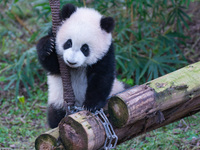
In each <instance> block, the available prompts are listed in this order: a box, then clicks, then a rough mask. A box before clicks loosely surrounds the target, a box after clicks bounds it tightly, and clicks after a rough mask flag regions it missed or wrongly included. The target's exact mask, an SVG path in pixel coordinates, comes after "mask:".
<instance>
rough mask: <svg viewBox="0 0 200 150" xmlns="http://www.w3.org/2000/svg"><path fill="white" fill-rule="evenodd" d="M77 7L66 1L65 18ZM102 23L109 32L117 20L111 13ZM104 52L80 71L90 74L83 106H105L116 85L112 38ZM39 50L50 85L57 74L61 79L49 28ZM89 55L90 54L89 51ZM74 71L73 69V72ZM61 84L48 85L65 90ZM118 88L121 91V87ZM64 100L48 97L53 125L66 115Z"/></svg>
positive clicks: (54, 88)
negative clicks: (51, 99)
mask: <svg viewBox="0 0 200 150" xmlns="http://www.w3.org/2000/svg"><path fill="white" fill-rule="evenodd" d="M76 11H77V8H76V7H75V6H74V5H72V4H67V5H65V6H64V7H63V8H62V10H61V13H60V14H61V18H62V20H63V21H66V20H67V19H68V18H70V17H71V15H72V14H74V13H76ZM99 24H100V27H101V29H102V30H104V31H105V34H107V33H109V34H110V32H112V30H113V29H114V20H113V18H111V17H102V18H101V19H100V22H99ZM61 26H62V25H61ZM104 31H102V32H104ZM58 32H59V30H58ZM103 34H104V33H103ZM94 36H95V35H94ZM58 42H59V41H58ZM72 42H73V41H72ZM105 52H106V53H105V54H104V56H103V57H102V58H100V59H98V60H97V61H96V62H95V63H94V64H90V65H87V66H85V67H82V68H84V70H83V73H82V72H81V73H80V76H81V75H82V74H84V71H85V76H86V78H87V80H86V82H87V86H86V91H85V97H84V98H83V99H85V101H84V102H83V103H82V106H83V107H84V108H85V109H87V110H90V111H93V112H94V111H95V110H97V109H100V108H102V107H104V106H105V104H106V103H107V98H108V96H109V95H110V94H111V93H112V92H111V90H113V89H114V86H113V84H114V82H115V80H116V78H115V56H114V47H113V44H112V41H111V42H110V46H109V47H108V50H106V51H105ZM37 53H38V59H39V62H40V63H41V65H42V66H43V68H44V69H45V70H46V71H47V72H48V76H49V83H48V84H49V88H50V86H51V85H50V84H51V83H52V82H54V78H55V79H56V80H58V81H59V82H60V71H59V63H58V58H57V52H56V42H55V38H54V37H53V34H52V32H51V31H50V32H49V34H48V35H47V36H45V37H43V38H41V39H40V40H39V42H38V44H37ZM63 55H64V54H63ZM88 55H90V53H89V54H88ZM85 57H86V56H85ZM78 69H79V68H73V67H72V69H71V70H72V71H74V72H75V73H76V72H77V71H76V70H78ZM74 72H72V73H73V74H74ZM78 73H79V71H78ZM73 74H72V75H73ZM78 77H79V76H77V77H74V78H75V79H77V78H78ZM51 78H53V79H51ZM83 78H84V77H83ZM82 80H83V79H81V81H82ZM56 82H57V81H55V83H56ZM72 82H74V81H73V79H72ZM83 83H84V82H83ZM116 83H118V84H121V85H120V86H121V88H119V89H120V90H123V88H124V87H123V85H122V83H120V82H118V81H116ZM59 86H62V84H58V86H57V87H56V86H54V87H52V88H51V89H49V92H52V91H53V90H55V91H56V90H57V92H60V93H62V91H61V90H62V88H61V87H59ZM74 87H76V86H74ZM60 89H61V90H60ZM74 90H76V89H74ZM116 91H117V90H116ZM117 92H119V90H118V91H117ZM113 93H114V92H113ZM113 93H112V94H113ZM115 93H116V92H115ZM60 96H61V95H60ZM75 96H76V95H75ZM49 98H50V96H49ZM62 101H63V100H61V99H55V100H53V102H52V101H50V100H49V105H48V123H49V125H50V127H51V128H54V127H56V126H58V123H59V122H60V120H61V119H62V118H63V117H64V116H65V110H64V109H63V108H64V107H63V105H60V103H62ZM57 102H58V103H59V105H57ZM79 105H80V104H79Z"/></svg>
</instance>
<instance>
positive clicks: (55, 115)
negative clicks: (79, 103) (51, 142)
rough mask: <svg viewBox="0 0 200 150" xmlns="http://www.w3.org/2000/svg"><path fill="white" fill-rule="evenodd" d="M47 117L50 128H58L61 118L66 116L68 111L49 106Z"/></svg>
mask: <svg viewBox="0 0 200 150" xmlns="http://www.w3.org/2000/svg"><path fill="white" fill-rule="evenodd" d="M47 113H48V114H47V119H48V123H49V126H50V128H56V127H57V126H58V124H59V123H60V121H61V119H62V118H64V117H65V114H66V111H65V110H64V109H62V108H60V109H58V108H55V107H54V106H53V105H49V106H48V112H47Z"/></svg>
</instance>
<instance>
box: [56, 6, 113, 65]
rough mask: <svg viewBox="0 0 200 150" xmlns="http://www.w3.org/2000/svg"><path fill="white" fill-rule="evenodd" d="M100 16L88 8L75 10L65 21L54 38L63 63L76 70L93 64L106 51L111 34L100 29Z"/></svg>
mask: <svg viewBox="0 0 200 150" xmlns="http://www.w3.org/2000/svg"><path fill="white" fill-rule="evenodd" d="M101 18H102V15H101V14H100V13H98V12H97V11H95V10H93V9H90V8H77V10H76V12H74V13H73V14H72V15H71V16H70V18H68V19H67V20H65V21H64V22H63V24H62V25H61V27H60V28H59V30H58V32H57V36H56V46H57V53H58V54H59V55H62V56H63V59H64V61H65V63H66V64H67V65H68V66H70V67H72V68H77V67H81V66H87V65H92V64H95V63H96V62H97V61H98V60H99V59H101V58H102V57H103V56H104V55H105V54H106V53H107V51H108V49H109V46H110V44H111V39H112V36H111V33H107V32H106V31H104V30H102V29H101V27H100V20H101Z"/></svg>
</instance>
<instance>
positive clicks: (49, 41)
mask: <svg viewBox="0 0 200 150" xmlns="http://www.w3.org/2000/svg"><path fill="white" fill-rule="evenodd" d="M37 52H38V56H39V59H41V60H44V59H46V58H47V57H49V56H50V55H52V54H53V53H55V38H54V37H53V36H45V37H43V38H41V39H40V40H39V42H38V44H37Z"/></svg>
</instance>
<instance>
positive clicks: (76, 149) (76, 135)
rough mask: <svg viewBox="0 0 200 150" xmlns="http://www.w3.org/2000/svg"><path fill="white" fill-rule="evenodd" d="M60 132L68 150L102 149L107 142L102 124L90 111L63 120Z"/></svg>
mask: <svg viewBox="0 0 200 150" xmlns="http://www.w3.org/2000/svg"><path fill="white" fill-rule="evenodd" d="M102 131H103V132H102ZM59 132H60V137H61V140H62V143H63V145H64V147H65V149H66V150H68V149H69V150H87V149H90V150H96V149H98V148H99V147H102V146H103V144H104V141H105V132H104V128H103V125H102V123H101V122H100V120H99V119H98V118H96V117H95V115H94V114H92V113H90V112H88V111H81V112H78V113H75V114H72V115H69V116H67V117H65V118H64V119H62V121H61V122H60V124H59Z"/></svg>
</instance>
